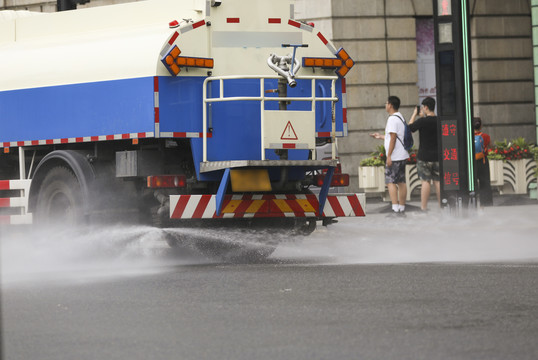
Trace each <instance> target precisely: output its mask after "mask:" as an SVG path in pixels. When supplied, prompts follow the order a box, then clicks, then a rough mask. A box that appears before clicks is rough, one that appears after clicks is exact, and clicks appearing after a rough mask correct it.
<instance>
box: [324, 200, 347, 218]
mask: <svg viewBox="0 0 538 360" xmlns="http://www.w3.org/2000/svg"><path fill="white" fill-rule="evenodd" d="M327 200H328V201H329V204H330V205H331V207H332V208H333V211H334V215H336V216H337V217H340V216H346V214H345V213H344V210H342V206H340V202H339V201H338V198H337V197H336V196H327ZM325 206H327V203H325Z"/></svg>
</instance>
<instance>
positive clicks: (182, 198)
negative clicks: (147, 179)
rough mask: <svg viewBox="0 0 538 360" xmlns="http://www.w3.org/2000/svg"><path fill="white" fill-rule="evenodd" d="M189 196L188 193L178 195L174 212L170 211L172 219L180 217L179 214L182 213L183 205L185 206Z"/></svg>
mask: <svg viewBox="0 0 538 360" xmlns="http://www.w3.org/2000/svg"><path fill="white" fill-rule="evenodd" d="M190 198H191V196H190V195H181V196H180V197H179V200H178V202H177V205H176V207H175V208H174V212H173V213H172V216H170V217H171V218H172V219H181V216H182V215H183V212H184V211H185V207H187V203H188V202H189V200H190Z"/></svg>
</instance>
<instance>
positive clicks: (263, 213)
mask: <svg viewBox="0 0 538 360" xmlns="http://www.w3.org/2000/svg"><path fill="white" fill-rule="evenodd" d="M265 197H266V196H265V195H264V196H262V200H269V199H266V198H265ZM270 204H271V201H264V202H263V205H262V206H260V208H259V209H258V211H257V212H256V213H255V214H254V217H255V218H259V217H274V216H270V215H269V214H270V213H271V207H270Z"/></svg>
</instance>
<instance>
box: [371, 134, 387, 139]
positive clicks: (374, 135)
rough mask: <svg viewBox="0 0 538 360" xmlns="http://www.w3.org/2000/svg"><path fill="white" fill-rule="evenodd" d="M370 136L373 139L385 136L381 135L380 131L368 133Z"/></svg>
mask: <svg viewBox="0 0 538 360" xmlns="http://www.w3.org/2000/svg"><path fill="white" fill-rule="evenodd" d="M370 136H371V137H373V138H374V139H379V140H383V139H385V137H384V136H383V135H381V134H380V133H373V134H370Z"/></svg>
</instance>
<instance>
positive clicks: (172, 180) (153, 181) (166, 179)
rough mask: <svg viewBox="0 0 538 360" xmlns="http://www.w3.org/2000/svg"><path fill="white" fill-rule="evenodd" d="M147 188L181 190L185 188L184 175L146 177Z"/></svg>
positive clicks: (185, 180)
mask: <svg viewBox="0 0 538 360" xmlns="http://www.w3.org/2000/svg"><path fill="white" fill-rule="evenodd" d="M147 185H148V188H151V189H153V188H183V187H185V186H187V178H186V177H185V175H156V176H148V184H147Z"/></svg>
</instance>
